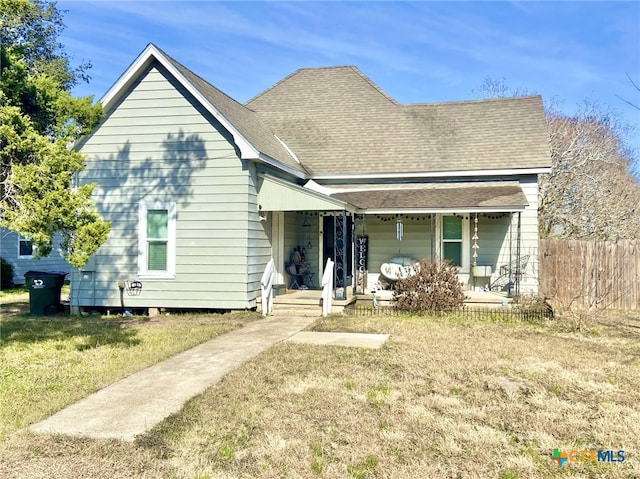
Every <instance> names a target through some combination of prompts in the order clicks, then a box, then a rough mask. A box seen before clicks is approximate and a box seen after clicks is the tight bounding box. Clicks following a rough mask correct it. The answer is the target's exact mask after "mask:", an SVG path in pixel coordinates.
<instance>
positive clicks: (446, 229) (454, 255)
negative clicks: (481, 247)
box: [442, 216, 463, 266]
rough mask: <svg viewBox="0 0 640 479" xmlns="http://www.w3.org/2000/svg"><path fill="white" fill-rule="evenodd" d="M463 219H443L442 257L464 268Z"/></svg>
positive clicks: (454, 217) (452, 217) (448, 217)
mask: <svg viewBox="0 0 640 479" xmlns="http://www.w3.org/2000/svg"><path fill="white" fill-rule="evenodd" d="M462 237H463V235H462V218H458V217H457V216H443V217H442V257H443V259H448V260H449V261H451V262H452V263H453V264H454V265H456V266H462Z"/></svg>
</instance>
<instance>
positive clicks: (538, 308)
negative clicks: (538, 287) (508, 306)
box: [512, 294, 554, 319]
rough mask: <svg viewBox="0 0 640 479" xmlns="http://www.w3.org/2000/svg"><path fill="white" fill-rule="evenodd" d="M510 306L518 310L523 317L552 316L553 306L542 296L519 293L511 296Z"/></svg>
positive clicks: (539, 317)
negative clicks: (513, 296)
mask: <svg viewBox="0 0 640 479" xmlns="http://www.w3.org/2000/svg"><path fill="white" fill-rule="evenodd" d="M512 306H513V308H514V309H515V310H517V311H520V312H521V313H522V314H521V317H522V318H523V319H541V318H553V317H554V314H553V308H552V307H551V305H550V304H549V303H548V302H547V300H546V298H545V297H544V296H540V295H537V294H521V295H519V296H516V297H515V298H513V303H512Z"/></svg>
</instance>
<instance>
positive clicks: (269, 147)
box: [162, 52, 306, 173]
mask: <svg viewBox="0 0 640 479" xmlns="http://www.w3.org/2000/svg"><path fill="white" fill-rule="evenodd" d="M162 53H163V54H164V55H165V56H166V58H167V60H168V61H170V62H171V64H172V65H173V66H174V67H175V68H176V69H178V71H179V72H180V73H181V74H182V75H183V76H184V77H185V79H186V80H187V81H188V82H189V83H191V84H192V85H193V86H194V87H195V88H196V89H197V90H198V91H199V92H200V93H201V94H202V95H203V96H204V97H205V98H206V99H207V101H208V102H209V103H211V105H212V106H213V107H214V108H216V109H217V110H218V111H219V112H220V113H221V114H222V115H223V116H224V117H225V118H226V119H227V120H228V121H229V122H230V123H231V124H232V125H233V126H234V127H235V128H236V129H237V130H238V131H239V132H240V134H241V135H242V136H244V137H245V138H246V139H247V140H248V141H249V142H250V143H251V144H252V145H253V146H254V147H255V148H256V149H257V150H258V151H259V152H260V153H262V154H264V155H267V156H268V157H270V158H272V159H274V160H276V161H278V162H280V163H282V164H283V165H285V166H288V167H289V168H292V169H294V170H296V171H299V172H301V173H306V172H305V169H304V167H302V165H300V163H298V162H297V161H296V160H295V158H294V157H293V156H292V155H291V154H290V153H289V152H288V151H287V150H286V149H285V148H284V147H283V146H282V143H280V141H278V139H277V138H276V137H275V135H274V133H273V132H272V131H271V130H270V129H269V127H268V126H267V125H265V124H264V123H263V121H262V120H261V119H260V118H259V117H258V115H257V114H256V113H255V112H253V111H251V110H250V109H248V108H247V107H245V106H244V105H242V104H241V103H238V102H237V101H236V100H234V99H233V98H231V97H230V96H228V95H227V94H225V93H224V92H222V91H220V90H218V89H217V88H216V87H214V86H213V85H211V84H210V83H208V82H207V81H206V80H204V79H202V78H201V77H199V76H198V75H196V74H195V73H193V72H192V71H191V70H189V69H188V68H187V67H185V66H184V65H182V64H181V63H179V62H177V61H176V60H174V59H173V58H171V57H170V56H169V55H167V54H166V53H164V52H162Z"/></svg>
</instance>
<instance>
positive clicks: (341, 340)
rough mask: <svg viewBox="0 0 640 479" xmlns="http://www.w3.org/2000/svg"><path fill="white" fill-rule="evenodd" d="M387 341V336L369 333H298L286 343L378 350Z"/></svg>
mask: <svg viewBox="0 0 640 479" xmlns="http://www.w3.org/2000/svg"><path fill="white" fill-rule="evenodd" d="M387 339H389V335H388V334H370V333H321V332H315V331H300V332H299V333H298V334H294V335H293V336H291V337H290V338H289V339H287V341H289V342H292V343H300V344H314V345H316V346H351V347H357V348H367V349H379V348H381V347H382V345H383V344H384V343H385V341H386V340H387Z"/></svg>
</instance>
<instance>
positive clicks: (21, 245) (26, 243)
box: [18, 236, 33, 258]
mask: <svg viewBox="0 0 640 479" xmlns="http://www.w3.org/2000/svg"><path fill="white" fill-rule="evenodd" d="M32 256H33V243H31V240H30V239H29V238H25V237H24V236H20V238H19V239H18V257H20V258H31V257H32Z"/></svg>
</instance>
